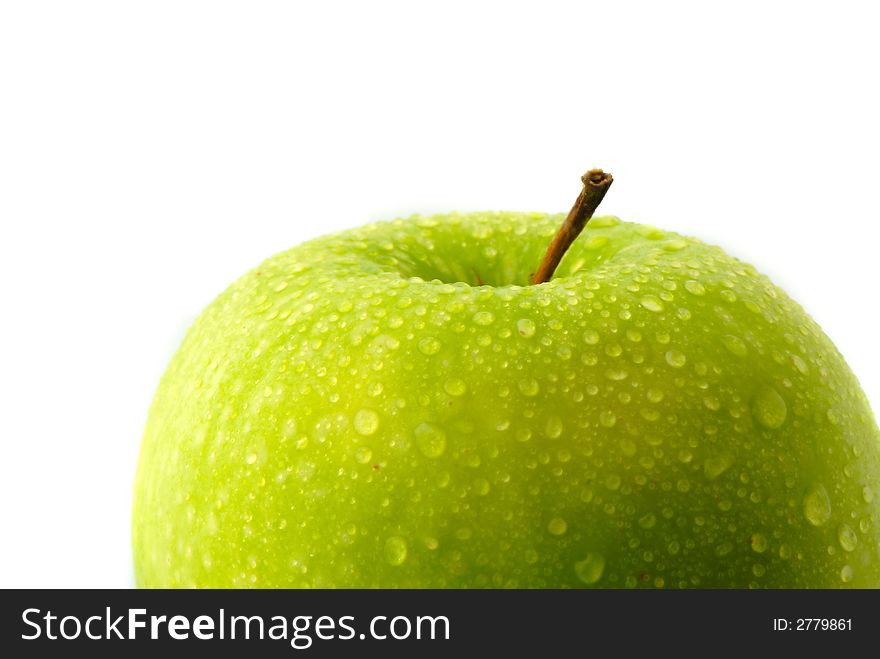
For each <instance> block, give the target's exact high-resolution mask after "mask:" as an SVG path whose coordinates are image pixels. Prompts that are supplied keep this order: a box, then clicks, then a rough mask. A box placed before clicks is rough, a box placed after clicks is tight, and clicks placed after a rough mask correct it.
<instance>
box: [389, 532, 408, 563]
mask: <svg viewBox="0 0 880 659" xmlns="http://www.w3.org/2000/svg"><path fill="white" fill-rule="evenodd" d="M407 552H408V549H407V546H406V540H404V539H403V538H401V537H400V536H399V535H393V536H391V537H390V538H388V539H387V540H386V541H385V560H386V561H388V564H389V565H395V566H396V565H403V562H404V561H405V560H406V555H407Z"/></svg>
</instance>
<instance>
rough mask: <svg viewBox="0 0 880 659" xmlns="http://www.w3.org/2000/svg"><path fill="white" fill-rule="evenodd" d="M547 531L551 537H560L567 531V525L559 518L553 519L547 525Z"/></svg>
mask: <svg viewBox="0 0 880 659" xmlns="http://www.w3.org/2000/svg"><path fill="white" fill-rule="evenodd" d="M547 530H548V531H550V533H551V534H553V535H562V534H564V533H565V532H566V531H567V530H568V523H567V522H566V521H565V520H564V519H562V518H561V517H554V518H553V519H551V520H550V523H549V524H547Z"/></svg>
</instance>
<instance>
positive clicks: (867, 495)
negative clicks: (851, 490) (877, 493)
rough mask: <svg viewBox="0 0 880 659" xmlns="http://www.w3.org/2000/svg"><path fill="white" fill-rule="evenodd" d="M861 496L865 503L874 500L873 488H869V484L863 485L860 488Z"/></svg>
mask: <svg viewBox="0 0 880 659" xmlns="http://www.w3.org/2000/svg"><path fill="white" fill-rule="evenodd" d="M862 498H863V499H864V500H865V503H871V502H872V501H873V500H874V490H872V489H871V486H870V485H865V487H863V488H862Z"/></svg>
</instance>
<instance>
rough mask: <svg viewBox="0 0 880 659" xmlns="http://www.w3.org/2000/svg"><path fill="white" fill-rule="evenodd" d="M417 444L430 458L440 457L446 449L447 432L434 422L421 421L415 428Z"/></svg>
mask: <svg viewBox="0 0 880 659" xmlns="http://www.w3.org/2000/svg"><path fill="white" fill-rule="evenodd" d="M415 436H416V446H418V447H419V450H420V451H421V452H422V453H423V454H424V455H425V457H428V458H439V457H440V456H441V455H443V453H444V451H446V433H445V432H443V430H442V429H440V428H438V427H437V426H435V425H434V424H433V423H420V424H419V425H418V426H416V429H415Z"/></svg>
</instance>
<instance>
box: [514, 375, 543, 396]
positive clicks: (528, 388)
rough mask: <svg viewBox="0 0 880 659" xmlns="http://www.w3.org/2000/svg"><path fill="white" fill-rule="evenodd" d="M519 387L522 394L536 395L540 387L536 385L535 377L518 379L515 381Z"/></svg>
mask: <svg viewBox="0 0 880 659" xmlns="http://www.w3.org/2000/svg"><path fill="white" fill-rule="evenodd" d="M517 386H518V387H519V392H520V393H521V394H522V395H523V396H529V397H532V396H537V395H538V391H540V389H541V387H540V386H539V385H538V381H537V380H536V379H535V378H526V379H524V380H520V381H519V382H518V383H517Z"/></svg>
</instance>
